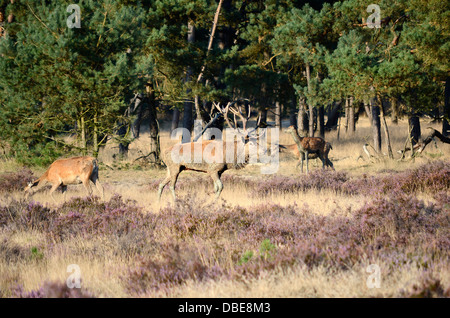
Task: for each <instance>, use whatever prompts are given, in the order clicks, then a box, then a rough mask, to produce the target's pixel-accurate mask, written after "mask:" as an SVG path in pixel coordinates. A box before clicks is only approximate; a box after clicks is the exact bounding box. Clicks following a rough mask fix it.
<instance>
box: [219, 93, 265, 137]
mask: <svg viewBox="0 0 450 318" xmlns="http://www.w3.org/2000/svg"><path fill="white" fill-rule="evenodd" d="M239 102H240V101H233V102H228V104H227V105H226V106H225V107H220V103H214V102H213V105H214V107H215V108H216V109H217V110H219V112H221V113H222V115H223V117H224V118H225V120H226V122H227V124H228V126H230V127H231V128H233V129H234V130H236V131H237V132H238V133H239V134H240V135H241V136H244V137H247V136H251V135H252V134H254V132H255V131H256V130H257V129H258V128H259V127H260V124H261V114H259V116H258V118H257V120H256V126H255V128H252V129H251V130H247V124H248V121H249V120H250V118H251V116H252V110H251V106H250V104H247V105H244V107H245V109H243V108H244V107H243V105H242V104H238V105H236V104H237V103H239ZM229 112H231V113H232V114H233V123H231V121H230V118H229V116H228V114H229ZM238 118H239V119H240V120H241V121H242V130H241V129H240V128H239V125H238ZM255 137H256V138H258V137H259V135H256V136H255Z"/></svg>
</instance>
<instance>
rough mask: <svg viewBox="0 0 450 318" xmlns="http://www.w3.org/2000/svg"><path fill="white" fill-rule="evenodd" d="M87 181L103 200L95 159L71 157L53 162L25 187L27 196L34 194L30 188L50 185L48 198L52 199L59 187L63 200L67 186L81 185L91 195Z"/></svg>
mask: <svg viewBox="0 0 450 318" xmlns="http://www.w3.org/2000/svg"><path fill="white" fill-rule="evenodd" d="M89 181H92V182H93V183H94V184H95V186H96V187H97V190H98V191H99V192H100V194H101V196H102V199H104V190H103V187H102V185H101V184H100V182H99V181H98V163H97V159H95V158H93V157H73V158H67V159H58V160H56V161H55V162H53V163H52V164H51V165H50V167H49V168H48V169H47V171H46V172H45V173H44V174H43V175H42V176H41V177H40V178H39V179H37V180H36V181H33V182H30V183H29V184H28V186H27V187H25V190H24V191H25V193H26V194H27V195H29V194H32V193H34V192H33V190H32V188H33V187H36V186H43V185H44V184H47V183H51V184H52V188H51V189H50V192H49V193H50V196H51V197H52V199H53V201H55V202H56V200H55V198H54V197H53V192H54V191H55V190H56V189H57V188H58V187H60V186H61V189H62V192H63V193H64V200H65V198H66V190H67V185H69V184H80V183H83V185H84V188H85V189H86V191H87V193H88V195H89V196H90V195H92V189H91V185H90V183H89Z"/></svg>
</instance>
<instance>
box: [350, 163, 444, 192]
mask: <svg viewBox="0 0 450 318" xmlns="http://www.w3.org/2000/svg"><path fill="white" fill-rule="evenodd" d="M449 188H450V163H449V162H445V161H434V162H430V163H428V164H424V165H422V166H420V167H417V168H415V169H409V170H406V171H403V172H390V174H389V175H383V176H378V175H377V176H367V175H365V174H364V175H363V176H362V177H359V178H355V179H351V180H348V181H347V182H345V183H344V184H343V185H342V189H341V191H342V192H343V193H345V194H363V195H370V196H374V195H392V194H393V193H399V194H400V193H404V194H414V193H418V192H426V193H432V194H434V193H436V192H440V191H443V190H446V189H449Z"/></svg>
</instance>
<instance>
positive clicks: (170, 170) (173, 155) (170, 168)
mask: <svg viewBox="0 0 450 318" xmlns="http://www.w3.org/2000/svg"><path fill="white" fill-rule="evenodd" d="M233 104H234V103H228V104H227V106H226V107H225V108H223V109H221V108H219V106H218V105H217V104H214V105H215V107H216V108H217V109H218V110H219V111H220V112H221V113H222V114H223V116H224V118H225V120H226V122H227V123H228V125H229V126H230V127H232V128H234V130H235V131H236V132H237V136H238V137H241V138H242V142H241V143H240V142H238V141H234V140H233V141H222V140H206V141H200V142H189V143H184V144H176V145H174V146H172V147H169V148H167V149H165V150H164V151H163V153H162V157H163V161H164V163H165V164H166V166H167V177H166V178H165V179H164V180H163V181H162V182H161V183H160V184H159V189H158V200H160V199H161V194H162V192H163V189H164V187H165V186H166V185H167V184H168V183H170V186H169V188H170V191H171V192H172V196H173V200H174V201H175V200H176V195H175V184H176V183H177V179H178V175H179V174H180V172H181V171H185V170H190V171H197V172H203V173H206V174H208V175H209V176H210V177H211V178H212V179H213V182H214V191H215V193H216V199H217V198H219V197H220V194H221V192H222V189H223V184H222V181H221V180H220V177H221V176H222V174H223V173H224V172H225V171H226V170H229V169H241V168H243V167H245V165H246V164H247V163H248V162H249V155H248V152H243V151H245V149H243V147H242V146H243V145H247V144H248V141H249V138H248V135H250V134H251V133H254V132H255V131H256V129H257V128H258V126H259V122H260V119H261V118H260V117H259V119H258V120H257V124H256V128H254V129H253V130H251V131H249V132H248V134H245V132H246V129H247V122H248V120H249V119H250V117H251V115H250V114H251V109H250V107H249V108H248V110H247V111H246V115H244V113H243V112H242V109H241V107H240V106H239V107H238V108H237V107H231V105H233ZM228 111H231V112H232V113H233V115H234V125H233V124H232V123H231V122H230V120H229V118H228ZM236 116H238V117H239V118H240V119H241V120H242V122H243V131H244V133H243V132H242V131H241V130H240V129H239V128H238V125H237V121H236ZM252 138H253V136H252ZM196 149H197V150H196ZM200 149H201V151H202V152H201V158H200V159H199V160H197V161H196V160H195V151H199V150H200ZM220 152H222V153H220ZM227 153H232V154H233V158H231V160H230V158H228V156H227ZM242 154H245V155H244V156H242ZM217 158H222V160H219V161H217V160H215V159H217Z"/></svg>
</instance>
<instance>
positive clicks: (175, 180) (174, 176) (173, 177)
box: [169, 169, 181, 202]
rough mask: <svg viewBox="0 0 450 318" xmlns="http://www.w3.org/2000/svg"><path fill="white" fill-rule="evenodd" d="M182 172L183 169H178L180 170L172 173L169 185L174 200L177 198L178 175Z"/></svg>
mask: <svg viewBox="0 0 450 318" xmlns="http://www.w3.org/2000/svg"><path fill="white" fill-rule="evenodd" d="M180 172H181V170H180V169H178V171H176V172H175V173H174V174H173V175H172V177H171V180H170V186H169V189H170V191H171V192H172V197H173V201H174V202H175V200H176V195H175V184H176V183H177V180H178V175H179V174H180Z"/></svg>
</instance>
